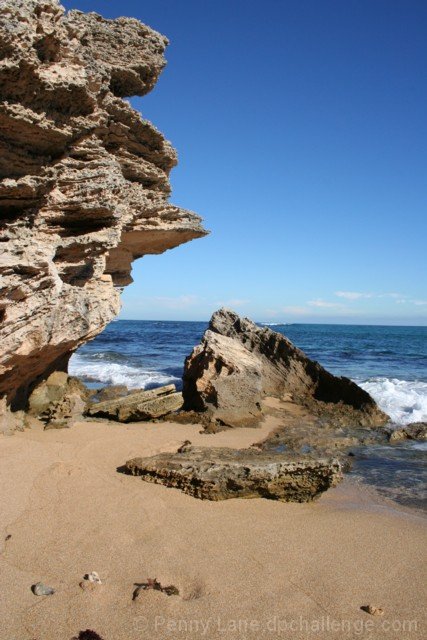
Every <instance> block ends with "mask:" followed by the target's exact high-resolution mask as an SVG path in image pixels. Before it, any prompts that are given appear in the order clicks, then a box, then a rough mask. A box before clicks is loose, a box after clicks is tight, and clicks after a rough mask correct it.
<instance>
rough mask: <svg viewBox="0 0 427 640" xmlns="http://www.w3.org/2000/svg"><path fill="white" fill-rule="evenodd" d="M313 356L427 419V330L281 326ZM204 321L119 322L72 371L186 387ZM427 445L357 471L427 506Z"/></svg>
mask: <svg viewBox="0 0 427 640" xmlns="http://www.w3.org/2000/svg"><path fill="white" fill-rule="evenodd" d="M268 326H270V327H271V328H272V329H273V330H274V331H278V332H280V333H282V334H284V335H285V336H287V337H288V338H289V339H290V340H291V341H292V342H293V343H294V344H295V345H296V346H298V347H299V348H300V349H302V350H303V351H304V352H305V353H306V354H307V355H308V356H309V357H310V358H312V359H314V360H317V361H318V362H320V363H321V364H322V365H323V366H324V367H326V369H328V370H329V371H331V372H332V373H334V374H336V375H344V376H347V377H349V378H352V379H353V380H354V381H355V382H357V383H358V384H359V385H360V386H361V387H363V388H364V389H366V391H368V392H369V393H370V394H371V396H372V397H373V398H374V399H375V400H376V401H377V403H378V405H379V406H380V407H381V408H382V409H383V410H384V411H385V412H386V413H387V414H388V415H389V416H390V417H391V420H392V421H393V422H394V423H396V424H406V423H409V422H419V421H427V327H385V326H346V325H315V324H290V325H283V324H277V325H273V324H270V325H268ZM206 328H207V323H205V322H166V321H143V320H141V321H131V320H118V321H115V322H112V323H111V324H110V325H109V326H108V327H107V328H106V330H105V331H104V332H103V333H102V334H101V335H99V336H97V338H95V340H93V341H92V342H89V343H88V344H86V345H84V346H83V347H81V348H80V349H79V351H78V352H77V353H76V354H75V355H73V357H72V359H71V362H70V373H72V374H73V375H75V376H78V377H79V378H81V379H82V380H83V381H84V382H85V383H86V384H88V385H89V386H93V387H101V386H105V385H111V384H125V385H127V386H128V387H129V388H138V387H141V388H145V389H150V388H153V387H156V386H159V385H163V384H168V383H171V382H173V383H175V384H176V386H177V388H181V386H182V380H181V378H182V371H183V365H184V359H185V357H186V356H187V355H189V354H190V353H191V350H192V349H193V347H194V346H195V345H196V344H198V343H199V341H200V338H201V337H202V335H203V332H204V331H205V329H206ZM426 449H427V443H426V442H411V441H406V442H403V443H402V444H397V445H384V446H376V447H369V448H362V449H360V450H359V451H356V456H355V458H353V460H354V465H353V470H352V472H351V475H352V476H353V478H354V479H355V480H356V481H361V482H364V483H368V484H369V485H371V486H374V487H375V488H376V490H378V491H379V492H380V493H381V494H382V495H383V496H385V497H386V498H389V499H392V500H393V501H398V502H400V503H402V504H404V505H405V506H411V507H415V508H417V509H427V506H426V494H427V466H426V457H427V456H426Z"/></svg>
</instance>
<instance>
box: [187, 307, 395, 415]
mask: <svg viewBox="0 0 427 640" xmlns="http://www.w3.org/2000/svg"><path fill="white" fill-rule="evenodd" d="M183 382H184V385H183V395H184V409H185V410H188V411H191V410H196V411H203V412H207V413H208V414H209V415H210V416H211V417H212V419H213V420H217V421H219V422H221V423H224V424H226V425H229V426H241V425H249V424H256V423H257V421H259V419H260V417H261V401H262V399H263V398H264V397H265V396H276V397H286V398H287V399H289V398H292V400H293V402H294V403H296V404H300V405H305V406H310V408H311V410H312V413H314V414H322V415H323V414H326V415H331V416H333V417H334V418H335V419H337V418H339V417H341V418H342V419H343V421H345V423H346V424H351V423H353V424H357V425H361V426H380V425H383V424H385V423H386V422H387V420H388V417H387V416H386V414H385V413H383V412H382V411H381V410H380V409H379V408H378V407H377V405H376V403H375V402H374V400H373V399H372V398H371V396H370V395H369V394H368V393H367V392H366V391H364V390H363V389H361V388H360V387H358V386H357V385H356V384H355V383H354V382H352V381H351V380H349V379H348V378H344V377H337V376H334V375H332V374H331V373H329V372H328V371H326V369H324V368H323V367H322V366H321V365H320V364H319V363H318V362H314V361H313V360H310V359H309V358H307V356H306V355H305V354H304V353H303V352H302V351H300V350H299V349H297V348H296V347H295V346H294V345H293V344H292V343H291V342H290V341H289V340H288V339H287V338H285V336H283V335H282V334H280V333H276V332H274V331H272V330H271V329H269V328H268V327H258V326H257V325H256V324H255V323H254V322H251V320H248V319H247V318H241V317H239V316H238V315H237V314H236V313H234V312H233V311H228V310H226V309H220V310H219V311H216V312H215V313H214V314H213V316H212V318H211V321H210V324H209V329H208V330H207V331H206V332H205V334H204V336H203V339H202V342H201V344H200V345H199V346H197V347H195V348H194V350H193V352H192V353H191V355H190V356H189V357H188V358H187V359H186V361H185V369H184V377H183Z"/></svg>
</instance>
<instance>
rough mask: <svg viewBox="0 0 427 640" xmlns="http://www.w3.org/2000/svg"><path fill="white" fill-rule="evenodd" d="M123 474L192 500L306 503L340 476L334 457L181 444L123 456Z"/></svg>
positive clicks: (338, 466)
mask: <svg viewBox="0 0 427 640" xmlns="http://www.w3.org/2000/svg"><path fill="white" fill-rule="evenodd" d="M124 470H125V472H127V473H130V474H132V475H135V476H141V477H142V479H143V480H145V481H147V482H155V483H158V484H164V485H166V486H167V487H175V488H177V489H181V491H184V493H188V494H189V495H191V496H194V497H195V498H200V499H207V500H226V499H227V498H270V499H273V500H281V501H283V502H309V501H310V500H313V499H314V498H316V497H318V496H319V495H320V494H321V493H322V492H323V491H326V490H327V489H329V488H330V487H333V486H335V485H336V484H338V482H339V481H340V480H341V478H342V467H341V464H340V462H339V461H338V460H337V459H335V458H330V459H327V458H325V459H310V458H306V459H301V458H295V459H293V458H292V457H291V456H290V455H284V454H279V453H266V452H264V451H260V450H258V449H255V448H253V449H227V448H208V447H183V448H182V449H179V450H178V451H177V452H176V453H160V454H158V455H155V456H152V457H149V458H134V459H133V460H128V461H127V462H126V464H125V467H124Z"/></svg>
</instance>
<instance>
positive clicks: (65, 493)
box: [0, 416, 427, 640]
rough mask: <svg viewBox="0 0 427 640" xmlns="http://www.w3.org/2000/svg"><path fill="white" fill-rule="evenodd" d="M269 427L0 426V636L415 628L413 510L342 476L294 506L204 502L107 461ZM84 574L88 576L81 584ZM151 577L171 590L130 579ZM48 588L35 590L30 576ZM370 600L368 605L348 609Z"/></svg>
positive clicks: (234, 439) (421, 533) (419, 548)
mask: <svg viewBox="0 0 427 640" xmlns="http://www.w3.org/2000/svg"><path fill="white" fill-rule="evenodd" d="M274 427H275V418H274V417H273V416H270V417H268V418H267V420H266V421H265V422H264V423H263V426H262V428H261V429H256V430H254V429H237V430H229V431H224V432H221V433H218V434H213V435H206V434H201V433H199V432H200V427H199V426H198V425H178V424H172V423H158V424H156V423H148V424H143V423H140V424H129V425H123V424H113V423H101V422H81V423H78V424H76V425H74V426H73V427H72V428H71V429H63V430H51V431H42V430H37V429H32V430H30V431H26V432H23V433H16V434H15V435H14V436H11V437H4V438H2V439H1V441H0V451H1V458H2V464H1V472H0V473H1V484H2V494H3V495H2V501H1V504H2V508H1V521H0V525H1V535H2V553H1V578H0V579H1V593H2V598H1V615H2V625H1V629H0V638H1V639H2V640H3V639H4V640H54V639H55V640H57V639H58V638H61V640H62V639H64V640H71V639H72V638H73V637H77V636H78V634H79V632H80V631H83V630H85V629H91V630H93V631H96V632H97V633H98V634H99V636H100V637H101V638H103V640H138V639H143V638H212V639H214V638H222V639H227V640H228V639H232V638H293V639H294V638H295V639H299V638H301V639H302V638H334V637H336V638H359V637H360V638H375V639H376V638H394V637H395V638H408V639H412V638H413V639H414V640H415V639H418V638H420V639H421V638H424V637H425V606H424V604H425V597H426V589H425V584H426V577H427V575H426V571H425V565H424V567H423V564H422V562H423V552H424V549H425V542H426V521H425V519H424V518H423V516H422V515H420V514H418V513H417V512H415V511H413V512H410V511H408V510H405V509H403V508H400V507H399V508H398V507H394V506H392V505H391V504H387V503H383V502H381V501H380V499H379V498H377V497H376V496H375V494H372V493H371V492H370V491H369V492H368V491H366V490H365V489H363V488H361V487H359V486H357V485H355V484H353V483H351V482H350V481H349V480H345V481H344V482H343V483H342V484H341V485H339V486H338V487H337V488H336V489H332V490H330V491H329V492H327V493H326V494H324V495H323V496H322V497H321V498H320V500H318V501H317V502H314V503H310V504H284V503H280V502H274V501H268V500H263V499H254V500H238V499H233V500H227V501H223V502H208V501H200V500H196V499H194V498H192V497H190V496H188V495H185V494H183V493H181V492H180V491H178V490H175V489H169V488H166V487H163V486H160V485H153V484H149V483H146V482H143V481H142V480H141V479H139V478H135V477H131V476H126V475H123V474H121V473H118V472H117V471H116V468H117V467H119V466H120V465H122V464H123V463H124V462H125V461H126V460H127V459H129V458H132V457H134V456H136V455H152V454H155V453H158V452H160V451H169V450H170V451H173V450H175V449H176V448H177V447H178V446H179V445H180V444H181V443H182V442H183V441H184V440H186V439H188V440H191V442H192V443H193V444H197V445H204V446H229V447H236V448H238V447H247V446H249V445H250V444H252V443H253V442H256V441H259V440H261V439H262V438H264V437H265V436H266V435H267V434H268V432H269V431H271V430H272V429H273V428H274ZM90 571H97V572H98V573H99V575H100V577H101V579H102V581H103V584H102V585H100V586H97V587H96V588H95V589H94V590H92V591H88V590H82V588H81V587H80V586H79V583H80V582H81V581H82V579H83V576H84V575H85V574H87V573H88V572H90ZM150 578H151V579H154V578H156V579H157V580H158V581H159V582H160V583H161V585H162V586H169V585H174V586H175V587H176V588H177V589H178V590H179V595H173V596H168V595H166V594H165V593H161V592H159V591H155V590H146V591H141V592H140V593H139V595H138V597H137V598H135V599H133V594H134V592H135V589H137V585H138V584H143V583H145V582H146V581H147V580H148V579H150ZM38 581H42V582H43V583H45V584H47V585H50V586H52V587H53V588H54V589H55V593H54V595H52V596H47V597H37V596H35V595H33V593H32V592H31V585H33V584H34V583H36V582H38ZM367 604H373V605H376V606H378V607H381V608H383V609H384V615H383V616H371V615H369V614H367V613H365V612H364V611H362V610H361V607H362V606H363V605H367Z"/></svg>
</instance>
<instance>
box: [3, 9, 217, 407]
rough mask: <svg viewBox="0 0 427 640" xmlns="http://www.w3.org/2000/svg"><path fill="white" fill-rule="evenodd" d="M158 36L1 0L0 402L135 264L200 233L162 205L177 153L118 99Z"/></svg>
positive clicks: (60, 363)
mask: <svg viewBox="0 0 427 640" xmlns="http://www.w3.org/2000/svg"><path fill="white" fill-rule="evenodd" d="M166 45H167V39H166V38H165V37H164V36H162V35H160V34H159V33H156V32H155V31H153V30H152V29H150V28H149V27H147V26H145V25H143V24H141V23H140V22H138V21H137V20H134V19H128V18H119V19H117V20H104V19H103V18H102V17H101V16H99V15H97V14H95V13H90V14H84V13H81V12H80V11H71V12H69V13H67V14H65V13H64V9H63V8H62V7H61V5H60V4H59V3H58V1H57V0H2V2H1V3H0V236H1V238H0V239H1V242H2V252H1V257H0V276H1V285H0V321H1V325H0V339H1V344H2V349H1V355H0V397H1V396H7V399H8V404H10V403H12V407H13V408H20V407H21V406H23V405H24V404H25V402H26V399H27V397H28V394H29V391H30V390H31V388H32V387H33V386H34V385H35V384H36V383H37V382H38V381H40V380H42V379H45V378H46V377H47V376H48V375H49V374H50V373H52V372H53V371H57V370H62V371H66V369H67V363H68V359H69V357H70V355H71V354H72V352H73V351H74V350H75V349H76V348H77V347H78V346H79V345H81V344H83V343H85V342H87V341H88V340H90V339H91V338H93V337H94V336H96V335H97V334H98V333H99V332H100V331H102V330H103V328H104V327H105V326H106V325H107V324H108V323H109V322H110V320H112V319H113V318H114V316H115V315H116V314H117V313H118V311H119V307H120V302H119V293H120V288H121V287H123V286H124V285H126V284H128V283H129V282H131V277H130V271H131V263H132V261H133V260H134V259H135V258H139V257H141V256H144V255H146V254H157V253H162V252H163V251H165V250H166V249H170V248H172V247H176V246H177V245H179V244H181V243H183V242H187V241H189V240H191V239H193V238H198V237H201V236H203V235H205V231H204V229H203V228H202V226H201V223H200V218H199V217H198V216H196V215H195V214H193V213H191V212H189V211H186V210H183V209H180V208H179V207H176V206H173V205H171V204H169V203H168V198H169V194H170V186H169V179H168V174H169V172H170V170H171V168H172V167H173V166H174V165H175V164H176V161H177V160H176V153H175V151H174V149H173V148H172V146H171V145H170V143H169V142H168V141H167V140H165V138H164V137H163V136H162V134H161V133H159V131H157V129H156V128H155V127H154V126H153V125H152V124H151V123H150V122H148V121H147V120H144V119H143V118H142V117H141V116H140V114H139V113H138V112H136V111H135V110H134V109H132V107H131V106H130V104H129V102H127V101H125V100H123V98H124V97H126V96H133V95H139V96H143V95H144V94H146V93H147V92H148V91H150V89H151V88H152V87H153V86H154V84H155V83H156V81H157V78H158V76H159V74H160V72H161V70H162V68H163V67H164V65H165V60H164V57H163V53H164V50H165V47H166Z"/></svg>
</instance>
